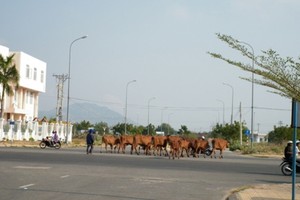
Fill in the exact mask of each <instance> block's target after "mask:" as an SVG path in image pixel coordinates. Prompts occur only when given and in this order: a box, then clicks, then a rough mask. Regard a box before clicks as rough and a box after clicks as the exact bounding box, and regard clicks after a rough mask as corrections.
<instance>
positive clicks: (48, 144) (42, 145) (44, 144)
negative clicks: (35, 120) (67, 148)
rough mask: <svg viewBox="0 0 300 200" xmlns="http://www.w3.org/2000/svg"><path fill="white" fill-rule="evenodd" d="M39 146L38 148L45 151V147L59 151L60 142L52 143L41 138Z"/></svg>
mask: <svg viewBox="0 0 300 200" xmlns="http://www.w3.org/2000/svg"><path fill="white" fill-rule="evenodd" d="M39 146H40V148H41V149H45V148H46V147H50V148H55V149H60V147H61V142H60V140H58V141H57V142H54V141H51V140H49V139H47V138H43V139H42V141H41V142H40V145H39Z"/></svg>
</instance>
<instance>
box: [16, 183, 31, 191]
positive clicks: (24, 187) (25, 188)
mask: <svg viewBox="0 0 300 200" xmlns="http://www.w3.org/2000/svg"><path fill="white" fill-rule="evenodd" d="M30 186H34V184H28V185H22V186H20V187H19V188H20V189H24V190H27V188H28V187H30Z"/></svg>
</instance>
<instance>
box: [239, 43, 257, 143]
mask: <svg viewBox="0 0 300 200" xmlns="http://www.w3.org/2000/svg"><path fill="white" fill-rule="evenodd" d="M238 42H239V43H242V44H245V45H247V46H248V47H250V49H251V50H252V70H254V59H255V56H254V49H253V47H252V46H251V45H250V44H249V43H247V42H242V41H238ZM251 80H252V81H251V148H253V140H254V135H253V123H254V121H253V118H254V117H253V116H254V107H253V105H254V73H253V71H252V79H251Z"/></svg>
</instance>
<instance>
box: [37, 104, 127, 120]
mask: <svg viewBox="0 0 300 200" xmlns="http://www.w3.org/2000/svg"><path fill="white" fill-rule="evenodd" d="M66 110H67V109H66V108H65V109H64V111H63V120H66V116H67V115H66V112H67V111H66ZM44 116H46V117H47V118H48V119H50V118H55V117H56V109H55V108H54V109H51V110H49V111H42V110H41V111H39V118H42V117H44ZM83 120H85V121H89V122H90V123H92V124H95V123H98V122H106V123H107V124H108V125H109V126H113V125H116V124H118V123H123V122H124V116H123V115H121V114H119V113H118V112H115V111H113V110H111V109H109V108H108V107H104V106H99V105H97V104H92V103H74V104H71V105H70V106H69V121H71V122H81V121H83Z"/></svg>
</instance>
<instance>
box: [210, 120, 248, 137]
mask: <svg viewBox="0 0 300 200" xmlns="http://www.w3.org/2000/svg"><path fill="white" fill-rule="evenodd" d="M246 129H247V128H246V127H245V126H243V127H242V133H244V131H245V130H246ZM211 137H213V138H224V139H226V140H228V141H230V142H232V141H239V140H240V123H239V122H237V121H235V122H234V123H233V124H225V125H222V124H219V123H218V124H216V126H215V127H213V129H212V132H211ZM246 140H247V138H246V137H245V136H244V135H243V141H246Z"/></svg>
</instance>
